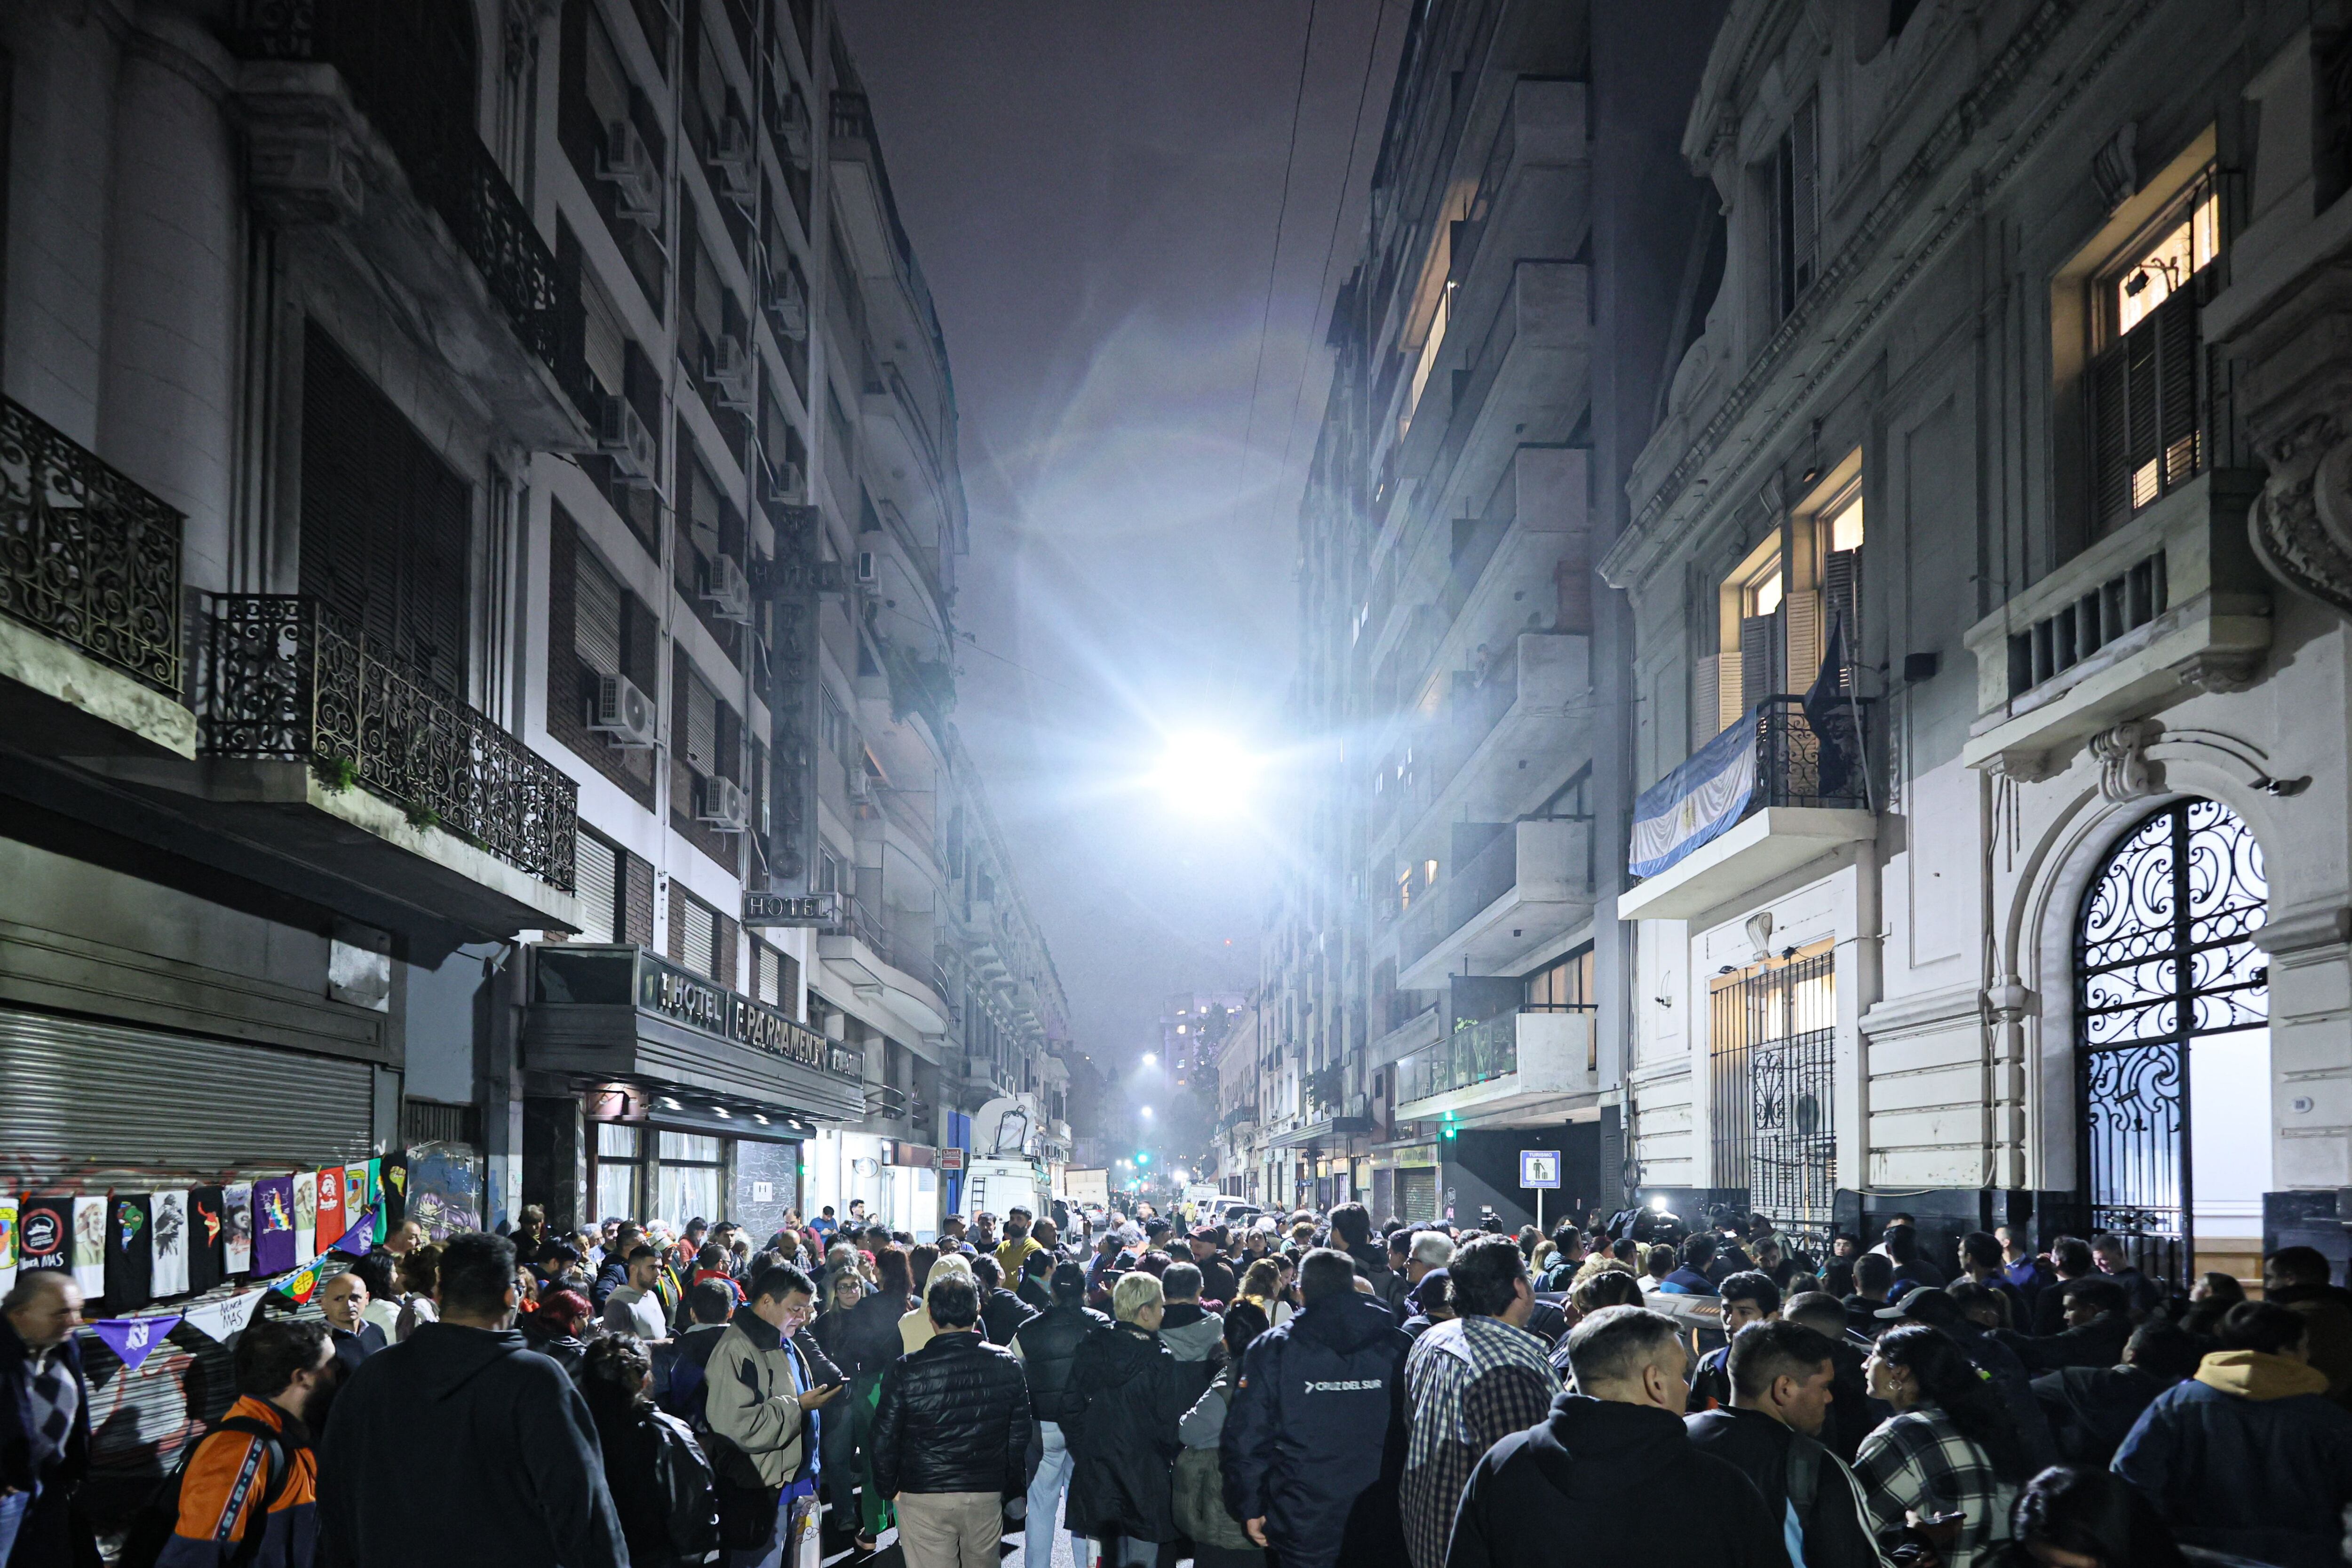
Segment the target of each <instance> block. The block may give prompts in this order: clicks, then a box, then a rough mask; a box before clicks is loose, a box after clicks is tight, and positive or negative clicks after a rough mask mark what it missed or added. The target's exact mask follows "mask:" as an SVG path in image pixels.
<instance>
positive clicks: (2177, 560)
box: [1960, 469, 2271, 780]
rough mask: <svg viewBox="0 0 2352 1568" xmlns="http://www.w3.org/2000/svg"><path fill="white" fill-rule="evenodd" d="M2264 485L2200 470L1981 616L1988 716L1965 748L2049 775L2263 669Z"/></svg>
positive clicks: (1983, 701)
mask: <svg viewBox="0 0 2352 1568" xmlns="http://www.w3.org/2000/svg"><path fill="white" fill-rule="evenodd" d="M2258 484H2259V481H2258V480H2257V479H2256V478H2255V477H2254V476H2252V475H2248V474H2244V473H2242V472H2240V471H2237V470H2231V469H2223V470H2221V471H2218V472H2217V471H2213V470H2210V469H2209V470H2207V471H2204V472H2201V473H2198V474H2195V475H2193V476H2191V477H2189V478H2188V479H2184V480H2182V481H2181V482H2179V484H2178V485H2176V486H2174V487H2172V488H2170V489H2166V490H2165V491H2164V492H2163V493H2162V494H2161V495H2160V496H2159V497H2158V499H2156V500H2153V501H2152V502H2151V503H2149V504H2147V505H2146V506H2144V507H2142V508H2141V509H2140V510H2138V511H2137V513H2136V514H2135V515H2133V516H2132V518H2131V521H2129V522H2127V523H2126V524H2125V525H2124V526H2122V527H2120V528H2117V529H2116V531H2114V532H2112V533H2110V534H2108V535H2107V536H2106V537H2105V538H2104V539H2102V540H2100V541H2099V542H2097V543H2095V544H2094V545H2092V546H2091V547H2090V548H2089V549H2088V550H2085V551H2084V552H2082V553H2081V554H2080V555H2077V556H2075V557H2074V559H2073V560H2072V561H2069V562H2067V563H2065V564H2064V565H2063V566H2061V567H2059V568H2058V569H2057V570H2056V571H2054V572H2053V573H2051V574H2049V575H2048V576H2046V577H2044V578H2042V581H2040V582H2039V583H2036V584H2033V585H2032V587H2030V588H2028V589H2026V590H2025V591H2024V592H2022V593H2021V594H2019V595H2015V596H2014V597H2013V598H2011V600H2010V601H2009V603H2008V604H2006V605H2003V606H2001V608H2000V609H1999V610H1997V611H1995V612H1994V613H1993V614H1991V615H1990V616H1986V617H1985V618H1984V619H1983V620H1981V621H1979V622H1978V623H1977V624H1976V625H1975V626H1971V627H1969V630H1968V632H1967V634H1966V636H1965V637H1964V638H1963V640H1964V642H1965V643H1966V644H1967V646H1968V648H1969V652H1971V653H1973V654H1974V655H1976V660H1977V719H1976V721H1975V723H1974V724H1972V725H1971V726H1970V727H1969V740H1968V742H1967V743H1966V744H1965V745H1964V746H1963V747H1962V748H1961V751H1960V757H1961V760H1962V761H1963V762H1965V763H1967V764H1968V765H1969V766H1970V767H1973V768H1984V767H1990V768H1996V769H1998V770H2000V772H2002V773H2010V774H2013V775H2014V776H2016V777H2019V778H2023V779H2029V780H2030V779H2039V778H2047V777H2049V776H2051V775H2052V774H2053V773H2056V772H2059V771H2060V770H2062V769H2063V767H2064V766H2065V765H2066V763H2067V762H2068V760H2069V758H2070V757H2071V755H2072V754H2073V752H2074V751H2075V750H2076V749H2077V748H2078V747H2080V746H2081V745H2082V744H2083V743H2084V742H2086V741H2087V740H2089V739H2090V737H2091V736H2093V735H2095V734H2097V733H2098V732H2099V731H2103V730H2108V729H2112V728H2113V727H2115V726H2116V725H2117V724H2120V723H2123V722H2125V721H2127V720H2133V719H2139V718H2145V717H2147V715H2149V714H2151V713H2154V712H2156V711H2158V710H2160V709H2163V708H2166V707H2168V706H2170V705H2171V704H2172V703H2174V702H2178V701H2181V700H2185V699H2187V698H2189V697H2193V696H2195V695H2196V694H2197V693H2198V692H2200V691H2215V690H2218V691H2229V690H2236V689H2241V688H2242V687H2243V686H2244V685H2245V684H2246V683H2247V682H2249V681H2250V680H2252V679H2253V676H2254V673H2255V671H2256V670H2258V669H2259V668H2261V666H2262V662H2263V658H2265V657H2267V655H2268V653H2269V651H2270V646H2271V602H2270V593H2269V588H2268V579H2267V578H2266V577H2264V575H2263V571H2262V567H2261V565H2260V564H2259V563H2258V562H2257V561H2256V559H2255V557H2254V553H2253V549H2252V545H2251V544H2250V543H2249V542H2248V540H2247V537H2246V512H2247V510H2248V508H2249V507H2250V506H2251V505H2252V501H2253V498H2254V495H2255V493H2256V490H2257V489H2258Z"/></svg>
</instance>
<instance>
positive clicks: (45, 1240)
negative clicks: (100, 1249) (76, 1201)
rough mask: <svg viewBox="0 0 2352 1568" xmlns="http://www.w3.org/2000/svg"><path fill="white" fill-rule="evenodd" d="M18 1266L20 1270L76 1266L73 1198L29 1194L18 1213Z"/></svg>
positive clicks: (65, 1195) (58, 1195)
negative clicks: (74, 1260) (74, 1259)
mask: <svg viewBox="0 0 2352 1568" xmlns="http://www.w3.org/2000/svg"><path fill="white" fill-rule="evenodd" d="M16 1240H17V1248H16V1262H17V1267H18V1268H70V1267H71V1266H72V1264H73V1194H71V1193H28V1194H26V1197H25V1202H24V1205H23V1206H22V1207H21V1208H19V1209H18V1210H17V1211H16Z"/></svg>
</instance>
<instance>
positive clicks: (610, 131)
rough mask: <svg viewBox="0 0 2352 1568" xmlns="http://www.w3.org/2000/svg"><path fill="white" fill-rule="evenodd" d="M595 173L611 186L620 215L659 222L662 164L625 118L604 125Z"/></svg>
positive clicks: (650, 223) (651, 223)
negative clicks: (655, 159)
mask: <svg viewBox="0 0 2352 1568" xmlns="http://www.w3.org/2000/svg"><path fill="white" fill-rule="evenodd" d="M596 177H597V178H598V179H600V180H603V181H604V182H605V183H606V184H610V185H611V186H612V187H613V195H614V198H615V199H616V200H617V202H618V203H619V205H620V212H621V216H623V217H625V218H627V219H628V220H629V221H630V222H631V223H634V224H638V225H641V226H644V227H646V228H658V227H660V226H661V216H662V182H661V168H660V166H659V165H658V164H656V163H655V162H654V154H653V150H652V149H651V148H649V147H647V146H646V139H645V138H644V137H642V136H640V135H638V134H637V128H636V126H635V125H634V124H632V123H631V122H630V121H626V120H615V121H610V122H608V123H607V124H606V125H605V127H604V156H603V157H602V158H600V159H598V160H597V162H596Z"/></svg>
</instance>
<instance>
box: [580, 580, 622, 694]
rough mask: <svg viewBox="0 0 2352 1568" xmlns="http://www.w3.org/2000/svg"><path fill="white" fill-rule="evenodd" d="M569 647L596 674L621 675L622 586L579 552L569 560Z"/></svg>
mask: <svg viewBox="0 0 2352 1568" xmlns="http://www.w3.org/2000/svg"><path fill="white" fill-rule="evenodd" d="M572 563H573V565H572V647H574V648H575V649H577V650H578V652H579V654H580V657H581V658H583V659H585V660H587V662H588V664H589V666H590V668H593V669H594V670H595V671H596V673H597V674H599V675H618V674H620V673H621V585H620V584H618V583H616V582H614V580H613V574H611V573H610V572H607V571H605V570H604V563H603V562H601V561H599V560H597V559H596V558H595V557H594V556H593V555H591V554H589V553H588V552H587V551H586V550H585V549H580V550H579V551H578V552H577V553H576V554H574V555H573V557H572Z"/></svg>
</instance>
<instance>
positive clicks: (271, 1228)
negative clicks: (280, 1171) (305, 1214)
mask: <svg viewBox="0 0 2352 1568" xmlns="http://www.w3.org/2000/svg"><path fill="white" fill-rule="evenodd" d="M297 1261H298V1259H297V1258H295V1256H294V1178H293V1177H291V1176H270V1177H268V1178H267V1179H265V1180H262V1181H258V1182H256V1183H254V1184H253V1271H254V1272H255V1273H256V1274H283V1273H285V1272H286V1271H287V1270H288V1269H289V1268H293V1267H294V1265H295V1263H296V1262H297Z"/></svg>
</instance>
